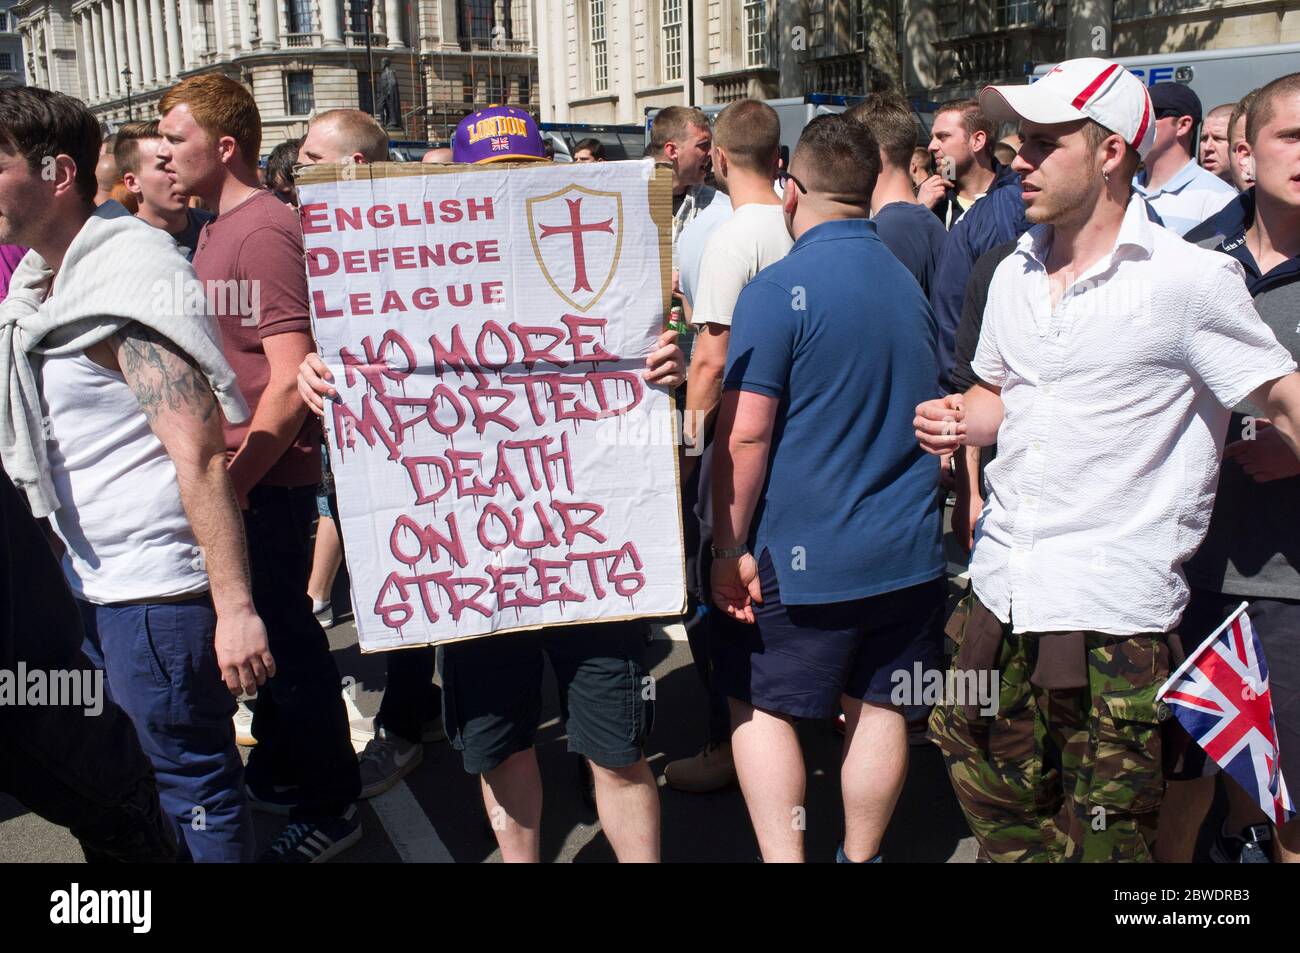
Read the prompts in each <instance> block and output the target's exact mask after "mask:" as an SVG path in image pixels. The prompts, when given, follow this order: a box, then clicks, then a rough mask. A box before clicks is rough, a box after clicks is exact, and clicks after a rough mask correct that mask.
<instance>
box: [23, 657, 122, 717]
mask: <svg viewBox="0 0 1300 953" xmlns="http://www.w3.org/2000/svg"><path fill="white" fill-rule="evenodd" d="M38 706H41V707H43V706H51V707H52V706H58V707H61V708H82V709H85V712H86V714H87V715H90V716H92V717H93V716H96V715H98V714H100V713H101V712H102V711H103V710H104V671H103V669H98V668H79V669H43V668H32V669H29V668H28V667H27V663H26V662H19V663H18V667H17V668H16V669H7V668H0V707H12V708H21V707H33V708H34V707H38Z"/></svg>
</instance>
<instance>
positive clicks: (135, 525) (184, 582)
mask: <svg viewBox="0 0 1300 953" xmlns="http://www.w3.org/2000/svg"><path fill="white" fill-rule="evenodd" d="M41 397H42V400H43V401H44V404H45V412H46V414H48V416H49V436H48V440H47V449H48V451H49V459H50V476H51V478H52V479H53V482H54V491H55V493H56V495H57V497H58V501H59V508H58V509H57V510H55V511H54V513H53V515H52V517H51V522H52V523H53V525H54V531H55V532H56V533H58V535H59V538H60V539H62V540H63V545H64V547H65V553H64V556H63V574H64V576H65V577H67V580H68V586H69V587H70V588H71V589H72V592H73V594H74V595H76V596H77V597H78V598H80V599H84V600H86V601H87V602H93V603H99V604H103V603H109V602H140V601H150V600H158V599H169V598H174V597H177V596H186V595H197V594H199V593H202V592H206V591H207V589H208V574H207V572H206V570H205V568H204V565H203V560H202V559H201V558H200V553H199V546H198V541H197V540H196V539H195V538H194V531H193V529H191V527H190V521H189V518H188V517H187V516H186V515H185V508H184V507H183V506H182V505H181V493H180V485H179V484H178V483H177V481H176V467H175V466H174V465H173V464H172V461H171V457H169V456H168V455H167V451H166V450H165V449H164V448H163V445H162V443H161V442H160V441H159V440H158V438H157V437H156V436H155V435H154V432H153V430H152V428H150V426H149V421H148V419H147V418H146V417H145V415H144V411H142V410H141V409H140V405H139V403H138V402H137V401H136V397H135V394H133V393H132V392H131V388H130V386H129V385H128V384H127V383H126V379H125V378H123V377H122V375H121V374H120V373H118V372H117V371H110V370H109V369H108V368H106V367H102V366H100V365H99V364H97V363H95V362H94V361H93V360H91V359H90V358H89V357H87V356H86V354H85V353H84V352H82V353H79V354H74V355H67V356H49V355H47V356H46V357H45V358H44V359H43V360H42V362H41Z"/></svg>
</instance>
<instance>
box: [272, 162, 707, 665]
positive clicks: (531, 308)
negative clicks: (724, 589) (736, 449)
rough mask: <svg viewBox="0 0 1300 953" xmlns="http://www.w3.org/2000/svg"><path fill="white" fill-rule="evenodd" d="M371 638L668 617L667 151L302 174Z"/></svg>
mask: <svg viewBox="0 0 1300 953" xmlns="http://www.w3.org/2000/svg"><path fill="white" fill-rule="evenodd" d="M298 193H299V197H300V199H301V203H302V204H301V218H302V227H303V236H304V240H305V244H306V267H307V276H308V283H309V287H310V294H311V302H312V327H313V329H314V332H315V336H316V342H317V345H318V347H319V350H320V354H321V357H322V358H323V359H324V361H325V363H326V364H327V365H328V366H329V368H330V370H331V372H332V373H333V375H334V383H335V386H336V387H337V389H338V392H339V397H338V399H337V400H336V401H331V402H327V404H326V417H325V424H326V429H327V433H328V444H329V453H330V462H331V465H332V467H333V470H334V479H335V485H336V487H337V490H338V501H339V517H340V520H339V522H340V528H341V530H342V532H343V539H344V544H345V547H346V550H347V557H348V570H349V573H350V575H351V578H352V601H353V607H354V610H355V612H356V619H357V632H358V636H359V639H360V642H361V648H362V651H366V652H370V651H378V650H384V649H391V648H397V647H404V646H410V645H420V644H425V643H439V642H445V641H448V640H452V639H460V638H468V637H472V636H482V635H488V634H491V633H496V632H507V631H512V630H518V629H527V628H536V627H540V626H552V625H557V624H570V623H577V622H595V621H601V620H612V619H626V618H632V617H638V616H664V615H674V614H678V613H680V612H682V611H683V609H684V603H685V596H684V590H685V573H684V568H683V555H682V553H683V545H682V529H681V516H680V511H679V504H678V479H677V450H676V446H675V440H674V439H673V434H674V426H675V417H674V410H673V404H672V399H671V396H670V395H669V394H668V393H667V392H666V391H665V390H664V389H663V388H659V387H653V386H650V385H648V384H646V383H645V381H644V380H642V378H641V373H642V371H643V370H644V369H645V358H646V356H647V355H648V354H649V353H650V352H651V350H652V349H653V347H654V343H655V340H656V338H657V337H658V335H659V333H660V332H661V330H662V328H663V323H664V314H665V311H666V310H667V301H668V291H669V279H670V251H669V246H670V220H671V185H670V177H669V175H668V173H667V172H666V171H664V170H655V169H654V166H653V164H651V163H650V162H608V163H600V164H593V165H585V166H576V165H553V164H551V163H530V164H518V165H510V166H506V165H503V164H494V165H485V166H450V167H448V166H443V167H439V166H431V165H418V164H407V163H393V164H389V163H383V164H378V165H367V166H353V167H345V166H317V167H314V168H312V169H310V170H307V171H306V172H305V173H304V174H303V175H302V176H300V177H299V178H298Z"/></svg>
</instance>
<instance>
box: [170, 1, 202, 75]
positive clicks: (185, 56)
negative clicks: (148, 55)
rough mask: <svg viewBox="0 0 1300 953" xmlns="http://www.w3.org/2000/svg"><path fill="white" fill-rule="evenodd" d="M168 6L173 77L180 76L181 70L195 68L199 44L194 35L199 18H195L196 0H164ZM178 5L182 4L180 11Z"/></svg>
mask: <svg viewBox="0 0 1300 953" xmlns="http://www.w3.org/2000/svg"><path fill="white" fill-rule="evenodd" d="M163 2H164V3H166V4H167V56H168V58H169V59H170V60H171V70H172V75H173V76H179V75H180V72H181V70H187V69H190V68H191V67H193V66H195V65H196V64H197V63H198V61H199V59H198V49H199V43H198V40H197V38H196V37H195V35H194V30H195V25H196V24H197V23H198V17H197V16H195V9H194V0H163ZM177 3H179V4H180V8H179V11H178V10H177Z"/></svg>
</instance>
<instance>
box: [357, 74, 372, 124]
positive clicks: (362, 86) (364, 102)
mask: <svg viewBox="0 0 1300 953" xmlns="http://www.w3.org/2000/svg"><path fill="white" fill-rule="evenodd" d="M357 108H358V109H360V110H361V111H362V112H363V113H370V115H372V116H373V115H374V114H375V103H374V100H373V99H372V98H371V96H370V74H369V73H367V72H366V71H365V70H363V69H359V70H357Z"/></svg>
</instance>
